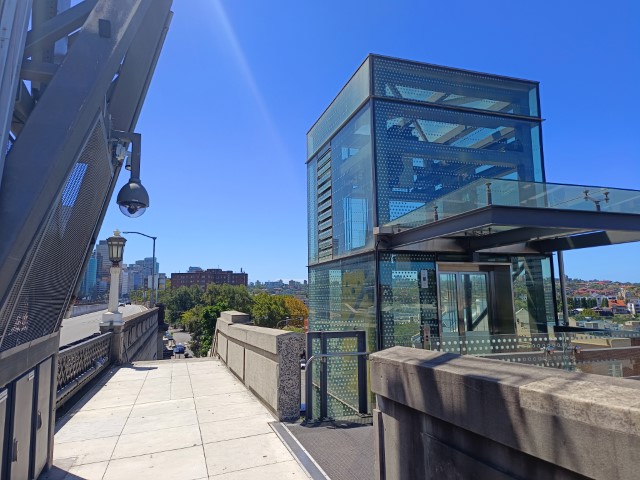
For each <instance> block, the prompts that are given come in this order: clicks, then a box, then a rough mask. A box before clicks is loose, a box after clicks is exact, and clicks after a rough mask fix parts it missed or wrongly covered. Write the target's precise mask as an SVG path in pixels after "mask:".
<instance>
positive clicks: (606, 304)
mask: <svg viewBox="0 0 640 480" xmlns="http://www.w3.org/2000/svg"><path fill="white" fill-rule="evenodd" d="M600 306H601V307H602V308H607V307H608V306H609V300H607V298H606V297H603V298H602V302H600Z"/></svg>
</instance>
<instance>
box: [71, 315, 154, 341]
mask: <svg viewBox="0 0 640 480" xmlns="http://www.w3.org/2000/svg"><path fill="white" fill-rule="evenodd" d="M144 309H145V308H144V307H143V306H142V305H127V306H125V307H118V310H120V313H122V316H123V317H128V316H130V315H134V314H136V313H139V312H142V311H143V310H144ZM104 312H106V310H102V311H100V312H93V313H87V314H86V315H79V316H77V317H71V318H65V319H64V320H63V321H62V328H61V329H60V346H61V347H62V346H64V345H67V344H69V343H72V342H75V341H76V340H81V339H83V338H86V337H89V336H91V335H93V334H94V333H97V332H99V331H100V327H99V325H100V322H101V321H102V314H103V313H104Z"/></svg>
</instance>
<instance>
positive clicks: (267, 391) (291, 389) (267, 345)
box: [214, 311, 304, 420]
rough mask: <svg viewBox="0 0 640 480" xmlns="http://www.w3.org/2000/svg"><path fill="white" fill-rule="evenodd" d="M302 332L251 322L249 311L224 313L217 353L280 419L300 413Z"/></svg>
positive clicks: (217, 334) (220, 321) (217, 341)
mask: <svg viewBox="0 0 640 480" xmlns="http://www.w3.org/2000/svg"><path fill="white" fill-rule="evenodd" d="M303 350H304V336H303V335H302V334H300V333H295V332H287V331H283V330H276V329H273V328H263V327H256V326H254V325H250V317H249V315H247V314H246V313H241V312H236V311H228V312H222V313H221V315H220V318H218V320H217V324H216V332H215V338H214V354H216V355H218V356H219V357H220V359H221V360H222V361H223V362H224V363H225V364H226V365H227V367H228V368H229V369H230V370H231V371H232V372H233V373H234V374H235V375H236V376H237V377H238V378H239V379H240V380H242V382H243V383H244V384H245V385H246V386H247V387H248V388H249V389H250V390H251V391H252V392H253V393H254V394H255V395H256V396H257V397H258V398H259V399H260V400H262V402H263V403H264V404H265V405H266V406H267V407H268V408H270V409H271V411H272V412H273V413H274V415H275V416H276V417H277V418H278V419H279V420H294V419H297V418H298V417H299V416H300V356H301V355H302V352H303Z"/></svg>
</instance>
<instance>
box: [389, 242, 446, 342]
mask: <svg viewBox="0 0 640 480" xmlns="http://www.w3.org/2000/svg"><path fill="white" fill-rule="evenodd" d="M379 281H380V294H381V297H380V315H381V317H382V345H383V348H388V347H392V346H394V345H402V346H406V347H416V348H425V345H428V343H429V339H430V338H431V337H433V336H436V337H437V336H438V335H439V333H438V315H437V302H436V291H437V286H436V264H435V255H434V254H431V253H428V254H427V253H390V252H381V253H380V279H379Z"/></svg>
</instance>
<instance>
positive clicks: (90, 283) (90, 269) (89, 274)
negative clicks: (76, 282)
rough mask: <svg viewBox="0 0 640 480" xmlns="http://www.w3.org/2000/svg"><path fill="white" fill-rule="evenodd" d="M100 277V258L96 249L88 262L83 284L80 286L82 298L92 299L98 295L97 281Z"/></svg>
mask: <svg viewBox="0 0 640 480" xmlns="http://www.w3.org/2000/svg"><path fill="white" fill-rule="evenodd" d="M97 278H98V259H97V257H96V252H95V251H94V252H93V253H92V254H91V257H90V258H89V261H88V262H87V268H86V270H85V272H84V276H83V277H82V285H81V286H80V296H81V297H82V298H89V299H92V298H94V297H95V295H96V281H97Z"/></svg>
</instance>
